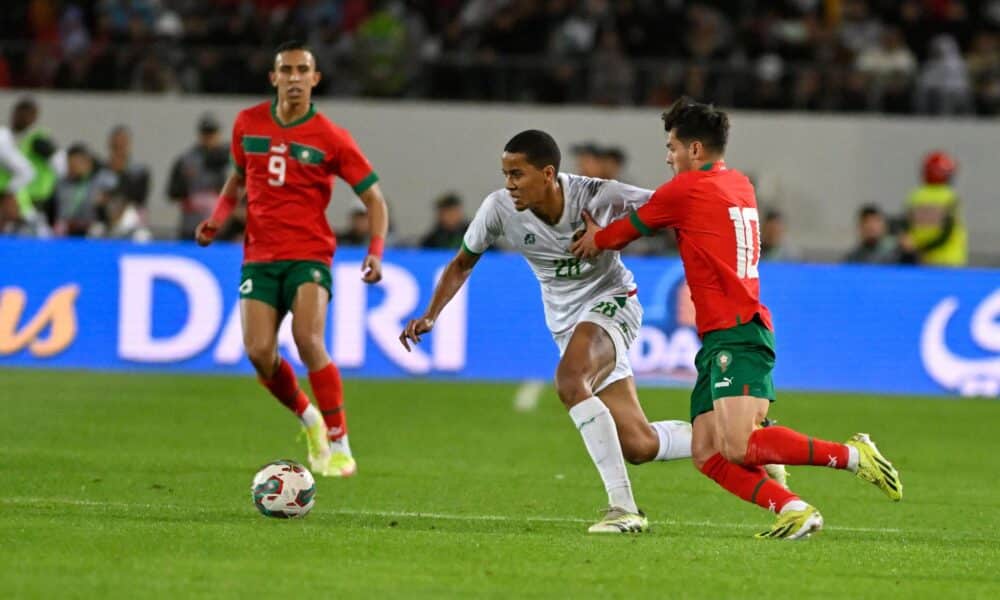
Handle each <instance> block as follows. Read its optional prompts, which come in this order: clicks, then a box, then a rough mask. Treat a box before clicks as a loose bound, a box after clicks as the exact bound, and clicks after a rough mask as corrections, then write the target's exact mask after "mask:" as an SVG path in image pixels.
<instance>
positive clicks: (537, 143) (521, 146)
mask: <svg viewBox="0 0 1000 600" xmlns="http://www.w3.org/2000/svg"><path fill="white" fill-rule="evenodd" d="M503 151H504V152H510V153H511V154H523V155H524V157H525V159H526V160H527V161H528V164H530V165H531V166H533V167H535V168H537V169H544V168H545V167H547V166H549V165H552V166H553V167H555V170H556V172H557V173H558V172H559V162H560V161H561V160H562V155H561V154H560V153H559V144H556V141H555V140H554V139H552V136H551V135H549V134H547V133H545V132H544V131H540V130H538V129H528V130H527V131H522V132H521V133H519V134H517V135H515V136H514V137H512V138H510V141H509V142H507V145H506V146H504V147H503Z"/></svg>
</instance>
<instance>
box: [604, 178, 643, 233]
mask: <svg viewBox="0 0 1000 600" xmlns="http://www.w3.org/2000/svg"><path fill="white" fill-rule="evenodd" d="M652 195H653V190H647V189H645V188H640V187H636V186H634V185H629V184H627V183H622V182H620V181H614V180H610V181H607V182H605V183H604V185H603V186H602V187H601V191H600V192H599V193H598V194H597V197H596V198H594V204H595V213H600V214H601V215H602V216H603V215H607V217H606V218H607V221H606V222H601V219H600V218H599V217H598V216H597V214H594V218H595V219H596V220H598V222H599V223H600V225H601V226H602V227H604V226H606V225H607V224H608V223H611V222H612V221H616V220H618V219H620V218H622V217H626V216H628V214H629V213H630V212H632V211H633V210H636V209H637V208H639V207H640V206H642V205H643V204H645V203H646V202H648V201H649V198H650V197H651V196H652ZM598 207H600V208H602V209H603V210H597V209H598Z"/></svg>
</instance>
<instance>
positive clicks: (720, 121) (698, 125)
mask: <svg viewBox="0 0 1000 600" xmlns="http://www.w3.org/2000/svg"><path fill="white" fill-rule="evenodd" d="M662 118H663V130H664V131H666V132H667V133H670V131H671V130H673V131H674V135H675V136H677V139H679V140H681V141H682V142H684V143H685V144H689V143H691V142H694V141H699V142H701V143H702V144H703V145H704V146H705V147H706V148H708V149H709V150H713V151H715V152H725V151H726V142H727V141H728V140H729V116H728V115H726V113H724V112H723V111H721V110H719V109H717V108H715V106H713V105H711V104H703V103H701V102H695V101H694V100H692V99H691V98H689V97H687V96H682V97H681V98H680V99H679V100H677V102H674V104H673V106H671V107H670V109H669V110H667V111H666V112H664V113H663V117H662Z"/></svg>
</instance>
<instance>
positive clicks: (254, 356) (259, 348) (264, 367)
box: [245, 341, 277, 376]
mask: <svg viewBox="0 0 1000 600" xmlns="http://www.w3.org/2000/svg"><path fill="white" fill-rule="evenodd" d="M245 346H246V351H247V358H249V359H250V363H251V364H253V367H254V369H256V370H257V373H259V374H260V375H262V376H267V375H268V374H270V373H271V371H273V370H274V363H275V359H276V358H277V348H275V347H274V345H272V344H262V343H256V342H252V341H247V342H245Z"/></svg>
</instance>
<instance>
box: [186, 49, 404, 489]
mask: <svg viewBox="0 0 1000 600" xmlns="http://www.w3.org/2000/svg"><path fill="white" fill-rule="evenodd" d="M270 78H271V85H272V86H274V88H275V91H276V93H277V96H276V99H275V100H273V101H268V102H263V103H260V104H258V105H256V106H253V107H250V108H248V109H246V110H243V111H241V112H240V113H239V115H238V116H237V117H236V121H235V123H234V124H233V137H232V155H233V163H234V166H235V169H234V172H233V173H232V174H231V175H230V176H229V179H227V180H226V183H225V185H224V186H223V188H222V192H221V194H220V196H219V201H218V204H217V205H216V207H215V211H214V212H213V213H212V216H211V217H210V218H209V219H207V220H206V221H204V222H202V223H201V224H200V225H199V226H198V229H197V231H196V232H195V236H196V238H197V241H198V243H199V244H201V245H202V246H206V245H208V244H210V243H211V242H212V239H213V237H214V235H215V233H216V231H218V229H219V228H220V227H221V226H222V225H223V224H224V223H225V221H226V219H227V218H228V216H229V214H230V213H231V212H232V210H233V207H234V206H235V204H236V202H237V198H238V197H239V193H240V190H241V189H245V190H246V198H247V229H246V237H245V241H244V258H243V267H242V269H241V274H240V314H241V317H242V322H243V344H244V346H245V347H246V351H247V355H248V356H249V358H250V362H251V363H253V366H254V368H255V369H256V370H257V374H258V376H259V378H260V381H261V383H263V384H264V386H265V387H267V389H268V390H270V392H271V393H272V394H273V395H274V396H275V397H276V398H277V399H278V400H279V401H281V403H282V404H284V405H285V406H286V407H288V409H289V410H291V411H293V412H294V413H295V414H296V416H298V417H299V419H300V420H301V422H302V425H303V427H304V428H305V431H306V434H307V435H306V439H307V441H308V450H309V462H310V466H311V467H312V470H313V471H314V472H316V473H318V474H320V475H326V476H330V477H347V476H350V475H353V474H354V473H355V471H356V468H357V464H356V463H355V461H354V458H353V456H352V454H351V449H350V445H349V444H348V441H347V426H346V421H345V419H344V410H343V386H342V385H341V380H340V372H339V371H338V370H337V366H336V365H334V364H333V362H332V361H331V360H330V357H329V355H328V354H327V352H326V345H325V343H324V340H325V329H326V317H327V312H328V306H329V302H330V289H331V285H332V281H331V275H330V265H331V263H332V261H333V253H334V250H335V249H336V239H335V238H334V235H333V231H332V230H331V229H330V224H329V223H328V222H327V219H326V215H325V211H326V207H327V204H329V202H330V192H331V191H332V188H333V178H334V176H339V177H340V178H342V179H344V180H345V181H346V182H347V183H348V184H350V185H351V187H352V188H353V189H354V192H355V193H356V194H358V196H359V197H360V198H361V201H362V202H363V203H364V204H365V207H366V208H367V210H368V219H369V223H370V225H371V231H372V237H371V243H370V245H369V247H368V255H367V257H366V258H365V259H364V262H363V264H362V267H361V270H362V279H363V280H364V281H365V282H366V283H369V284H372V283H376V282H378V281H379V280H380V279H381V278H382V248H383V240H384V239H385V235H386V230H387V228H388V210H387V208H386V204H385V200H384V198H383V197H382V192H381V190H380V189H379V185H378V183H377V181H378V176H377V175H376V174H375V171H374V170H373V169H372V166H371V164H370V163H369V162H368V160H367V159H366V158H365V156H364V155H363V154H362V153H361V150H360V149H359V148H358V146H357V144H356V143H355V142H354V139H353V138H352V137H351V135H350V133H348V132H347V130H345V129H343V128H341V127H339V126H337V125H335V124H333V123H332V122H331V121H330V120H328V119H327V118H326V117H325V116H323V115H321V114H319V113H318V112H316V109H315V107H314V106H313V105H312V102H311V100H310V99H311V96H312V89H313V88H314V87H315V86H316V84H318V83H319V80H320V73H319V72H318V71H317V70H316V59H315V57H314V56H313V54H312V52H310V51H309V49H308V48H307V47H306V46H305V45H303V44H302V43H299V42H286V43H284V44H282V45H281V46H279V47H278V48H277V50H276V52H275V57H274V69H273V70H272V71H271V74H270ZM289 311H291V313H292V335H293V338H294V340H295V345H296V347H297V349H298V351H299V356H300V357H301V358H302V362H303V363H304V364H305V365H306V367H307V368H308V369H309V382H310V384H311V386H312V390H313V394H314V395H315V396H316V402H317V404H318V405H319V410H317V409H316V407H315V406H313V405H312V404H311V403H310V402H309V398H308V396H306V395H305V393H304V392H303V391H302V390H301V389H300V388H299V385H298V381H297V380H296V377H295V371H294V370H293V369H292V366H291V365H290V364H289V363H288V361H287V360H285V359H284V358H282V357H281V355H280V354H279V353H278V326H279V324H280V323H281V320H282V318H283V317H284V315H285V313H286V312H289Z"/></svg>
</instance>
